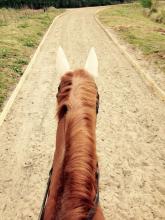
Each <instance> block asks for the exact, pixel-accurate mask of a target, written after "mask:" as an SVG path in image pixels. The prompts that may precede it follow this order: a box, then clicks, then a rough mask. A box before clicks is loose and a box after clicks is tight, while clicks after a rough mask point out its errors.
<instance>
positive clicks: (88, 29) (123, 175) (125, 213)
mask: <svg viewBox="0 0 165 220" xmlns="http://www.w3.org/2000/svg"><path fill="white" fill-rule="evenodd" d="M96 10H97V9H96V8H88V9H87V8H85V9H75V10H71V11H70V12H69V13H67V14H66V15H65V16H63V17H61V18H60V19H59V20H58V21H57V22H56V23H55V24H54V28H52V29H51V31H50V33H49V35H48V36H47V39H46V42H45V44H44V45H43V47H42V49H41V50H40V53H39V54H38V56H37V58H36V62H35V64H34V65H33V66H32V67H31V73H30V75H29V76H28V78H27V79H26V81H25V83H24V85H23V86H22V89H21V91H20V93H19V94H18V96H17V98H16V101H15V103H14V105H13V106H12V109H11V112H10V113H9V115H8V117H7V119H6V121H5V122H4V123H3V125H2V127H1V130H0V177H1V178H0V201H1V206H0V216H1V217H0V218H1V219H2V220H8V219H10V220H11V219H12V220H14V219H16V220H18V219H19V220H20V219H22V220H26V219H28V220H29V219H37V216H38V213H39V210H40V206H41V202H42V198H43V193H44V190H45V185H46V180H47V177H48V172H49V168H50V166H51V161H52V157H53V153H54V139H55V128H56V122H55V119H54V115H55V95H56V91H57V87H58V83H59V76H57V75H56V71H55V58H56V51H57V48H58V46H59V45H61V46H62V47H63V48H64V49H65V51H66V54H67V56H68V58H69V61H70V63H71V66H72V68H77V67H83V66H84V63H85V59H86V56H87V53H88V51H89V49H90V47H91V46H94V47H95V48H96V52H97V55H98V59H99V64H100V65H99V73H100V76H99V78H98V79H97V85H98V87H99V92H100V97H101V101H100V111H99V116H98V123H97V150H98V155H99V164H100V173H101V179H100V192H101V195H100V200H101V205H102V207H103V209H104V213H105V216H106V219H107V220H110V219H115V220H120V219H122V220H123V219H126V220H130V219H132V220H133V219H135V220H141V219H147V220H148V219H150V220H153V219H164V218H165V213H164V204H165V197H164V194H165V187H164V181H165V173H164V166H165V163H164V158H165V157H164V156H165V150H164V146H165V136H164V134H165V120H164V119H165V110H164V109H165V104H164V103H163V102H161V101H160V100H159V99H158V98H157V97H155V96H154V95H153V94H152V92H151V91H150V90H149V89H148V88H147V87H146V85H145V84H144V82H143V81H142V80H141V78H140V77H139V75H138V74H137V72H136V71H135V69H134V68H133V67H132V66H131V65H130V63H129V62H128V61H127V59H126V58H125V57H124V56H123V55H122V54H121V52H120V51H119V50H118V48H117V47H116V46H115V45H114V43H113V42H112V41H111V40H109V39H108V37H107V36H106V35H105V33H104V32H103V30H101V29H100V27H99V26H98V25H97V23H96V22H95V19H94V13H95V12H96Z"/></svg>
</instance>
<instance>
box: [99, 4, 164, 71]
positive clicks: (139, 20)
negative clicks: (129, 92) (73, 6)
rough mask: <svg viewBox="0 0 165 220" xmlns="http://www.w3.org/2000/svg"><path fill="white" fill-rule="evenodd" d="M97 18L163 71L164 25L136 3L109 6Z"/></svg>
mask: <svg viewBox="0 0 165 220" xmlns="http://www.w3.org/2000/svg"><path fill="white" fill-rule="evenodd" d="M99 19H100V20H101V22H102V23H104V24H105V25H107V26H108V27H111V28H113V29H114V30H115V31H117V33H118V34H119V35H120V37H121V38H123V39H124V40H125V41H127V42H128V43H130V44H131V45H133V46H134V48H138V49H140V50H141V51H142V52H143V54H144V55H145V56H146V58H147V59H152V60H153V61H154V62H155V63H156V64H157V65H158V67H159V68H160V69H161V70H162V71H163V72H164V73H165V25H164V24H159V23H156V22H154V21H151V20H150V18H148V17H146V16H144V14H143V8H142V7H141V6H140V5H139V4H137V3H134V4H125V5H124V4H123V5H114V6H110V7H109V8H108V9H105V10H103V11H101V12H100V13H99Z"/></svg>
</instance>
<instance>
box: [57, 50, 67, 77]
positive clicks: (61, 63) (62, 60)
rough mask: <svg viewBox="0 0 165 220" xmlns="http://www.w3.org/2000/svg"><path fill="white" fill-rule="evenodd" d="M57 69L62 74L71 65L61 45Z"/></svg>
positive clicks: (58, 52)
mask: <svg viewBox="0 0 165 220" xmlns="http://www.w3.org/2000/svg"><path fill="white" fill-rule="evenodd" d="M56 70H57V73H58V74H60V75H63V74H65V73H66V72H68V71H69V70H70V65H69V63H68V60H67V58H66V55H65V53H64V50H63V49H62V47H59V48H58V51H57V59H56Z"/></svg>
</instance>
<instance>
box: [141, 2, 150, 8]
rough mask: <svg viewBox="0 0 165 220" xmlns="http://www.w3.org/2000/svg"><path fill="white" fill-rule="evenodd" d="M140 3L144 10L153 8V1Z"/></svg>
mask: <svg viewBox="0 0 165 220" xmlns="http://www.w3.org/2000/svg"><path fill="white" fill-rule="evenodd" d="M140 3H141V5H142V6H143V7H144V8H151V6H152V0H140Z"/></svg>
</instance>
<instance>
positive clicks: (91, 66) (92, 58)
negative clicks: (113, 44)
mask: <svg viewBox="0 0 165 220" xmlns="http://www.w3.org/2000/svg"><path fill="white" fill-rule="evenodd" d="M85 69H86V70H87V71H88V72H89V73H90V74H91V75H92V76H93V77H97V76H98V59H97V55H96V52H95V49H94V47H92V48H91V49H90V52H89V54H88V58H87V61H86V64H85Z"/></svg>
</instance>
